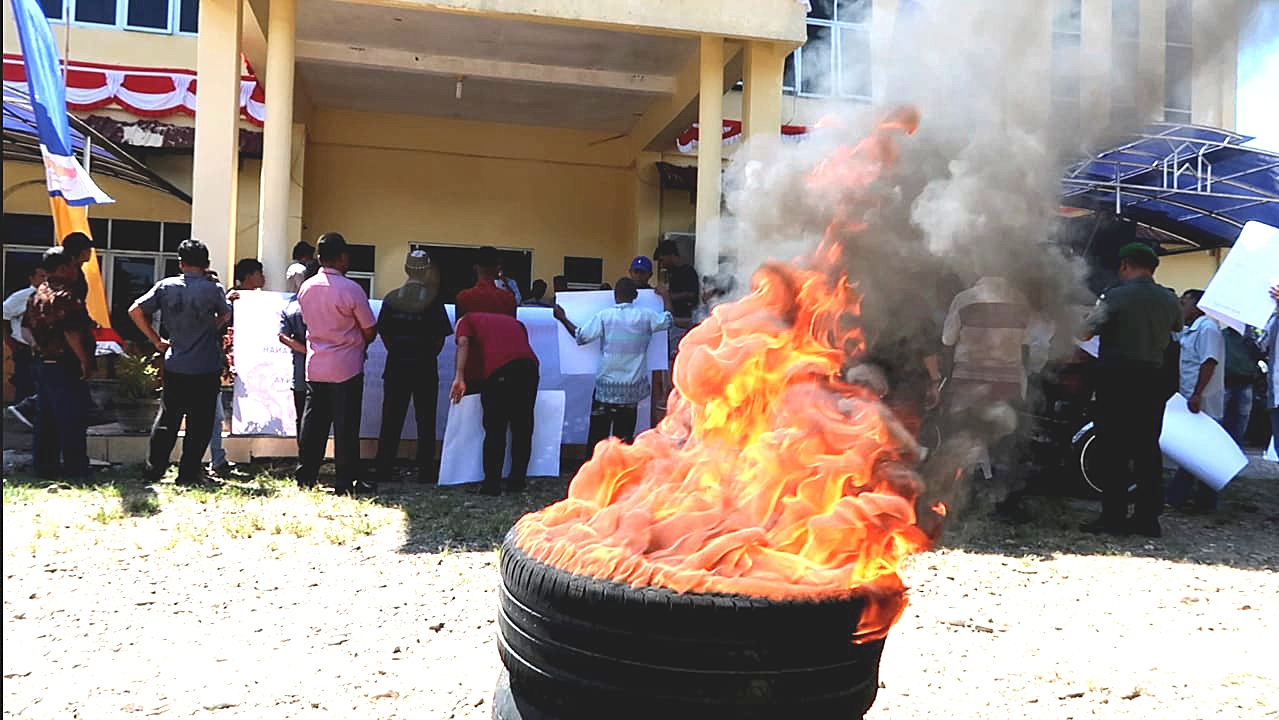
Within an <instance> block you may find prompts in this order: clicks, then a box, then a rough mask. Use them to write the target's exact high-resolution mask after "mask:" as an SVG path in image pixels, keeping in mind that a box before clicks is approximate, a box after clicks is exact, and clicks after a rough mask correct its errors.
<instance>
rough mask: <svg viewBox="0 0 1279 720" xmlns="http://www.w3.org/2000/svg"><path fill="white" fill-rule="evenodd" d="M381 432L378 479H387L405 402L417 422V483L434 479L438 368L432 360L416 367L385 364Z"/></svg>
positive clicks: (401, 429) (438, 385) (427, 360)
mask: <svg viewBox="0 0 1279 720" xmlns="http://www.w3.org/2000/svg"><path fill="white" fill-rule="evenodd" d="M382 387H383V388H384V391H383V393H382V429H381V431H380V432H379V433H378V441H377V473H378V478H379V479H387V478H390V476H391V467H392V466H393V465H394V464H395V456H396V452H397V451H398V450H399V447H400V434H401V432H402V431H403V430H404V416H405V415H407V414H408V410H409V400H412V401H413V414H414V416H415V417H416V419H417V472H418V478H419V479H421V480H427V481H429V480H432V479H434V478H435V475H436V471H435V409H436V408H435V406H436V405H437V404H438V403H439V399H440V369H439V366H438V365H437V363H436V359H435V358H430V359H423V360H422V361H421V362H419V363H417V364H416V365H405V364H397V365H395V366H392V365H391V364H389V363H388V364H387V368H386V372H385V373H383V375H382Z"/></svg>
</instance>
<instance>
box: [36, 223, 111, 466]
mask: <svg viewBox="0 0 1279 720" xmlns="http://www.w3.org/2000/svg"><path fill="white" fill-rule="evenodd" d="M41 265H42V266H43V267H44V270H45V272H46V273H47V274H48V279H47V280H46V281H45V283H44V284H43V285H41V286H40V287H39V288H37V289H36V291H35V293H34V294H32V296H31V298H30V299H29V300H28V301H27V313H26V317H25V318H24V320H23V323H24V325H26V327H27V328H28V329H29V330H30V331H31V338H32V340H33V342H34V347H35V355H36V388H37V392H36V394H37V396H38V397H39V398H40V400H39V410H38V412H37V416H36V423H35V434H34V437H33V441H32V442H33V447H32V450H33V454H34V456H35V460H34V461H35V472H36V475H37V476H39V477H41V478H46V479H54V478H58V477H64V478H85V477H88V475H89V454H88V449H87V440H86V434H87V432H88V427H89V425H88V418H89V405H88V399H89V387H88V382H87V381H88V379H89V378H91V377H92V376H93V373H94V372H95V370H96V366H95V364H94V352H93V349H94V340H93V327H94V325H93V321H92V320H90V319H89V311H88V309H87V308H86V307H85V304H84V298H83V296H81V295H80V294H79V293H77V292H76V291H75V287H74V285H75V281H76V278H77V277H78V275H79V269H80V268H79V264H78V263H77V262H76V258H75V257H73V256H72V255H71V253H69V252H67V251H66V249H65V248H62V247H55V248H49V249H48V250H46V251H45V253H44V257H43V259H42V261H41Z"/></svg>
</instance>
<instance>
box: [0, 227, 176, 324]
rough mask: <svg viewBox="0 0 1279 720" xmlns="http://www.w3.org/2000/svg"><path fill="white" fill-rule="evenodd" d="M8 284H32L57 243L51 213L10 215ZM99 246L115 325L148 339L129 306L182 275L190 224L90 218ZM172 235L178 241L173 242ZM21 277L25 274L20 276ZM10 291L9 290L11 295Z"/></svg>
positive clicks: (6, 252) (6, 262)
mask: <svg viewBox="0 0 1279 720" xmlns="http://www.w3.org/2000/svg"><path fill="white" fill-rule="evenodd" d="M4 228H5V237H6V240H7V241H6V242H5V245H4V283H5V288H6V289H7V288H9V286H10V285H11V284H12V283H20V284H18V285H17V286H16V287H14V288H13V289H14V290H16V289H18V288H20V287H22V284H25V283H26V273H27V271H28V269H29V268H30V266H31V263H32V262H35V261H38V260H39V259H40V254H41V253H43V252H44V249H45V248H47V247H50V246H51V245H53V219H52V218H50V217H49V216H48V215H24V214H17V213H5V214H4ZM89 229H90V231H91V232H92V233H93V244H94V246H95V247H96V248H97V251H98V263H99V267H100V268H101V270H102V283H103V286H104V289H105V290H106V295H107V305H108V312H109V313H110V315H111V325H112V327H113V328H114V329H115V331H116V332H117V333H119V334H120V335H121V337H123V338H125V339H126V340H133V341H139V342H140V341H142V340H144V338H143V337H142V335H141V334H140V333H139V332H138V329H137V327H136V326H135V325H134V324H133V321H132V320H130V319H129V316H128V311H129V306H130V305H132V304H133V301H134V300H136V299H137V298H138V296H139V295H141V294H142V293H143V292H145V291H146V290H147V289H148V288H150V287H151V285H153V284H154V283H155V282H156V281H157V280H159V279H160V278H162V277H169V276H172V275H177V274H178V272H179V271H178V256H177V253H176V252H175V251H176V250H177V244H178V243H179V242H181V241H182V240H185V239H186V238H187V237H190V235H191V226H190V225H188V224H186V223H163V222H155V221H150V220H108V219H106V218H90V219H89ZM170 239H172V243H170ZM19 276H21V277H20V278H19ZM8 292H12V290H8V291H7V292H6V296H7V294H8Z"/></svg>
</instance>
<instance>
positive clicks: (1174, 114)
mask: <svg viewBox="0 0 1279 720" xmlns="http://www.w3.org/2000/svg"><path fill="white" fill-rule="evenodd" d="M1164 121H1165V122H1170V123H1183V124H1189V123H1190V113H1189V112H1186V111H1185V110H1164Z"/></svg>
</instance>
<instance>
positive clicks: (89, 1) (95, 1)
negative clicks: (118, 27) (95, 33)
mask: <svg viewBox="0 0 1279 720" xmlns="http://www.w3.org/2000/svg"><path fill="white" fill-rule="evenodd" d="M115 3H116V0H76V4H75V19H76V22H82V23H97V24H99V25H115Z"/></svg>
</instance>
